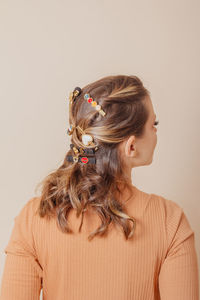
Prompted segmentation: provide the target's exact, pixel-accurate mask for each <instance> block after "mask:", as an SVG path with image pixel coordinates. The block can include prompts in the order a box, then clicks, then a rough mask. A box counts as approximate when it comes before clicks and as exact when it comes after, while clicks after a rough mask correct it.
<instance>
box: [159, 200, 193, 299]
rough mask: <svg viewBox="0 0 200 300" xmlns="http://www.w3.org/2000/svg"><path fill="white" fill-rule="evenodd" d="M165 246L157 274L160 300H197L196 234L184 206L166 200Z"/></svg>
mask: <svg viewBox="0 0 200 300" xmlns="http://www.w3.org/2000/svg"><path fill="white" fill-rule="evenodd" d="M166 206H167V209H166V234H167V237H166V238H167V242H168V249H167V252H166V256H165V260H164V262H163V263H162V265H161V269H160V274H159V290H160V296H161V300H169V299H170V300H199V283H198V281H199V270H198V261H197V253H196V249H195V234H194V231H193V230H192V228H191V226H190V224H189V222H188V219H187V217H186V215H185V213H184V211H183V209H182V208H181V207H180V206H179V205H178V204H176V203H175V202H173V201H171V200H167V202H166Z"/></svg>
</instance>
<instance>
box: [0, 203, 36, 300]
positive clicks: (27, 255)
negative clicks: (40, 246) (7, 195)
mask: <svg viewBox="0 0 200 300" xmlns="http://www.w3.org/2000/svg"><path fill="white" fill-rule="evenodd" d="M33 201H34V198H33V199H30V200H29V201H28V202H27V203H26V204H25V205H24V206H23V208H22V209H21V211H20V213H19V214H18V215H17V216H16V217H15V218H14V226H13V228H12V232H11V236H10V239H9V242H8V244H7V246H6V248H5V249H4V252H5V253H6V259H5V264H4V270H3V276H2V281H1V291H0V300H16V299H17V300H18V299H20V300H39V299H40V291H41V288H42V267H41V265H40V263H39V261H38V259H37V254H36V250H35V245H34V236H33V231H32V229H33V228H32V222H33V204H34V202H33Z"/></svg>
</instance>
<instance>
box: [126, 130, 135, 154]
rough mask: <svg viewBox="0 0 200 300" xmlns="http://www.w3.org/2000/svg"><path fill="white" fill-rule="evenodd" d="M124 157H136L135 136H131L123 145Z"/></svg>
mask: <svg viewBox="0 0 200 300" xmlns="http://www.w3.org/2000/svg"><path fill="white" fill-rule="evenodd" d="M124 152H125V155H126V156H128V157H134V156H135V155H136V142H135V136H134V135H131V136H130V137H129V138H128V139H127V140H126V142H125V145H124Z"/></svg>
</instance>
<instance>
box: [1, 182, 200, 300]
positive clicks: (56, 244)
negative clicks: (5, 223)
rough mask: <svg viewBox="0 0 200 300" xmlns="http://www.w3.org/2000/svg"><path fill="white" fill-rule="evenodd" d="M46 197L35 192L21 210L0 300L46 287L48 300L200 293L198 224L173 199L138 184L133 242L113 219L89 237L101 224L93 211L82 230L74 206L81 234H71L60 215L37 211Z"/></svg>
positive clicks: (132, 202)
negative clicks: (101, 231) (52, 216)
mask: <svg viewBox="0 0 200 300" xmlns="http://www.w3.org/2000/svg"><path fill="white" fill-rule="evenodd" d="M125 198H126V197H125V195H124V199H125ZM39 201H40V198H39V197H34V198H31V199H30V200H29V201H28V202H27V203H26V204H25V205H24V206H23V208H22V209H21V211H20V212H19V214H18V215H17V216H16V217H15V224H14V227H13V229H12V234H11V236H10V239H9V242H8V245H7V246H6V248H5V250H4V251H5V253H6V260H5V266H4V271H3V277H2V281H1V292H0V300H39V299H40V292H41V289H43V290H42V294H43V299H44V300H160V299H161V300H199V285H198V281H199V270H198V264H197V253H196V249H195V235H194V231H193V230H192V228H191V226H190V224H189V222H188V219H187V217H186V215H185V213H184V211H183V209H182V208H181V207H180V206H179V205H178V204H176V203H175V202H174V201H172V200H168V199H166V198H164V197H162V196H160V195H156V194H148V193H145V192H143V191H141V190H139V189H138V188H136V187H134V186H133V195H132V197H131V198H129V200H128V201H125V204H126V212H127V213H128V214H129V215H130V216H132V217H133V218H135V220H136V229H135V233H134V237H133V239H132V240H130V241H129V240H125V237H124V234H123V232H122V228H121V227H118V226H114V225H111V226H110V227H109V231H108V234H107V235H106V236H104V237H95V238H94V239H93V240H92V241H88V239H87V236H88V235H89V233H90V232H92V231H93V230H95V229H96V228H97V226H99V225H100V224H101V220H100V218H99V217H98V215H96V214H94V213H93V212H92V211H91V210H88V211H86V212H85V215H84V219H83V225H82V231H81V232H80V233H79V232H78V228H79V225H80V221H81V216H79V218H77V217H76V214H75V210H71V211H70V213H69V215H68V217H69V219H68V222H69V225H70V227H71V228H72V229H73V231H74V232H75V233H74V234H65V233H63V232H62V231H61V230H59V228H58V226H57V224H56V219H51V220H49V221H48V220H46V219H42V218H40V217H39V216H38V215H36V209H37V207H38V205H39ZM130 224H132V222H131V223H130Z"/></svg>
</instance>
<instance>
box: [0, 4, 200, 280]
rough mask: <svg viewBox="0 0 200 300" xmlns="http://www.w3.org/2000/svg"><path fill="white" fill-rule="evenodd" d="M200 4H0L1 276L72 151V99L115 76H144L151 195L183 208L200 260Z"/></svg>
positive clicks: (145, 181) (143, 175) (138, 179)
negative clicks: (33, 209) (40, 189)
mask: <svg viewBox="0 0 200 300" xmlns="http://www.w3.org/2000/svg"><path fill="white" fill-rule="evenodd" d="M199 37H200V2H199V1H197V0H168V1H161V0H147V1H144V0H140V1H135V0H123V1H119V0H106V1H105V0H103V1H100V0H99V1H94V0H93V1H92V0H84V1H64V0H48V1H47V0H43V1H42V0H40V1H36V0H34V1H33V0H29V1H27V0H26V1H25V0H24V1H22V0H18V1H14V0H13V1H11V0H1V1H0V84H1V88H0V101H1V102H0V103H1V106H0V112H1V113H0V114H1V117H0V133H1V135H0V141H1V147H0V154H1V155H0V159H1V162H0V165H1V174H0V176H1V178H0V184H1V186H0V188H1V210H0V251H1V256H0V260H1V269H0V272H1V275H2V272H3V267H4V262H5V253H4V249H5V247H6V245H7V243H8V240H9V237H10V233H11V230H12V227H13V225H14V217H15V216H16V215H18V213H19V211H20V210H21V208H22V207H23V206H24V205H25V203H26V202H27V201H28V200H29V199H30V198H31V197H34V196H37V194H35V187H36V185H37V184H38V182H40V181H41V180H42V179H43V178H44V177H45V176H46V175H48V174H49V173H50V172H51V171H53V170H55V169H57V168H58V167H59V166H60V165H61V163H62V162H63V159H64V156H65V154H66V152H67V151H68V150H69V144H70V138H69V136H68V135H67V128H68V127H69V123H68V95H69V93H70V91H72V90H73V89H74V88H75V87H76V86H80V87H83V86H84V85H86V84H88V83H90V82H92V81H95V80H97V79H99V78H101V77H103V76H107V75H117V74H123V75H137V76H139V77H140V78H141V80H142V81H143V83H144V85H145V87H147V88H148V89H149V91H150V93H151V100H152V103H153V106H154V110H155V112H156V115H157V119H158V120H159V122H160V123H159V125H158V131H157V136H158V141H157V145H156V149H155V153H154V158H153V162H152V164H151V165H148V166H143V167H137V168H135V169H133V170H132V179H133V180H132V181H133V184H135V185H136V186H137V187H138V188H140V189H142V190H143V191H145V192H149V193H155V194H159V195H162V196H164V197H166V198H167V199H170V200H173V201H175V202H176V203H177V204H179V205H180V206H181V207H182V208H183V210H184V212H185V214H186V216H187V218H188V220H189V222H190V225H191V227H192V228H193V230H194V231H195V240H196V249H197V254H198V260H199V261H200V221H199V220H200V157H199V154H200V135H199V130H200V97H199V94H200V82H199V78H200V58H199V53H200V39H199Z"/></svg>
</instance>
